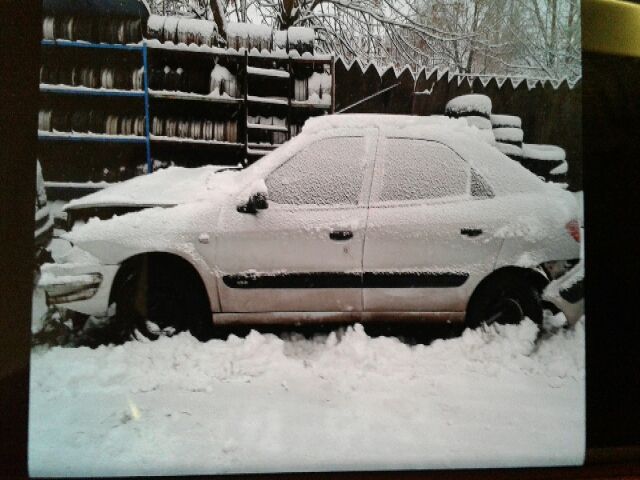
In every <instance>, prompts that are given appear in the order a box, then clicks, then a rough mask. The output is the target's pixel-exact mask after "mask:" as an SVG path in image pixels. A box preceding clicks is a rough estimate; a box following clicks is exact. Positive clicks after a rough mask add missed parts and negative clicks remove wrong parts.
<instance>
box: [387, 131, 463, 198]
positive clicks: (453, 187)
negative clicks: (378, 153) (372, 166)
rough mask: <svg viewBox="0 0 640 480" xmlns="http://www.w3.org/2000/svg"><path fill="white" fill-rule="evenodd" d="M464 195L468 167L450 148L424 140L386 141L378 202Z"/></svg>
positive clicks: (399, 139)
mask: <svg viewBox="0 0 640 480" xmlns="http://www.w3.org/2000/svg"><path fill="white" fill-rule="evenodd" d="M376 168H378V167H376ZM468 191H469V165H468V164H467V163H466V162H465V161H464V160H462V159H461V158H460V157H459V156H458V155H457V154H456V153H455V152H454V151H453V150H451V149H450V148H448V147H446V146H444V145H442V144H440V143H436V142H430V141H427V140H418V139H406V138H388V139H387V140H386V148H385V152H384V155H383V165H382V185H381V189H380V194H379V195H378V197H379V198H378V200H379V201H382V202H387V201H402V200H423V199H434V198H445V197H454V196H461V195H465V194H467V193H468Z"/></svg>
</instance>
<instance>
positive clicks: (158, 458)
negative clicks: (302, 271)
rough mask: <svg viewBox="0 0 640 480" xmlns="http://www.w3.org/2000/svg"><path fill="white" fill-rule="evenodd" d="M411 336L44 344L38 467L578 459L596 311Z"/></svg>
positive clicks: (32, 456) (72, 471)
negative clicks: (546, 328) (549, 329)
mask: <svg viewBox="0 0 640 480" xmlns="http://www.w3.org/2000/svg"><path fill="white" fill-rule="evenodd" d="M536 336H537V327H536V326H535V325H534V324H533V323H532V322H530V321H528V320H526V321H525V322H524V323H523V324H521V325H519V326H505V327H500V328H498V329H495V328H492V329H488V330H481V329H479V330H476V331H470V330H467V331H465V332H464V334H463V335H462V336H461V337H460V338H454V339H449V340H436V341H435V342H434V343H432V344H431V345H428V346H425V345H415V346H409V345H407V344H404V343H401V342H400V341H399V340H397V339H396V338H393V337H378V338H371V337H369V336H367V334H366V333H364V331H363V330H362V328H361V327H360V326H356V327H355V328H348V329H346V330H338V331H337V332H334V333H331V334H329V335H328V336H326V335H324V336H322V335H317V336H315V337H314V338H312V339H310V340H306V339H304V338H302V337H295V336H294V337H289V338H287V337H285V338H284V339H282V338H279V337H277V336H275V335H271V334H260V333H257V332H252V333H251V334H250V335H249V336H248V337H246V338H238V337H233V336H232V337H230V338H229V339H228V340H227V341H222V340H212V341H210V342H208V343H206V344H203V343H199V342H198V341H196V340H195V339H194V338H193V337H191V336H190V335H189V334H181V335H180V336H178V337H174V338H165V339H161V340H159V341H157V342H148V343H147V342H145V343H143V342H129V343H127V344H124V345H121V346H104V347H100V348H98V349H95V350H91V349H89V348H85V347H82V348H61V347H55V348H45V347H36V348H35V349H34V351H33V354H32V360H31V405H30V425H29V440H30V443H29V466H30V473H31V474H32V475H37V476H45V475H46V476H67V475H87V476H91V475H105V476H109V475H123V474H125V473H126V474H130V475H131V474H133V475H138V474H147V475H154V474H164V475H167V474H175V473H181V474H199V473H212V472H255V471H261V472H264V471H310V470H316V471H317V470H350V469H358V470H362V469H406V468H451V467H487V466H516V465H554V464H576V463H580V462H581V461H582V458H583V453H584V442H585V433H584V428H585V423H584V418H585V417H584V415H585V410H584V403H585V397H584V320H582V321H581V322H579V323H578V324H577V325H576V328H575V329H573V330H567V331H564V330H560V331H558V332H556V333H554V334H552V335H550V336H548V338H543V339H542V340H540V341H538V342H536V341H535V340H536Z"/></svg>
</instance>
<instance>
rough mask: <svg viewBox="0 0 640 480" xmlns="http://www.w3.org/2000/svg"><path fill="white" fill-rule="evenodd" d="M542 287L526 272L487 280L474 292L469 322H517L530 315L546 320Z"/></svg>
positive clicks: (479, 323) (476, 324)
mask: <svg viewBox="0 0 640 480" xmlns="http://www.w3.org/2000/svg"><path fill="white" fill-rule="evenodd" d="M542 316H543V308H542V302H541V299H540V289H539V288H538V286H536V285H535V283H534V282H532V281H531V280H530V279H528V278H526V276H524V275H501V276H497V277H496V278H494V279H492V280H489V281H488V282H485V283H484V284H482V285H480V286H479V287H478V290H477V291H476V292H475V293H474V294H473V296H472V297H471V300H470V301H469V306H468V308H467V315H466V319H465V323H466V324H467V326H469V327H471V328H476V327H478V326H480V325H482V324H486V325H491V324H493V323H499V324H517V323H520V322H521V321H522V320H524V318H529V319H531V320H533V321H534V322H535V323H537V324H541V323H542Z"/></svg>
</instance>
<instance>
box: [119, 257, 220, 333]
mask: <svg viewBox="0 0 640 480" xmlns="http://www.w3.org/2000/svg"><path fill="white" fill-rule="evenodd" d="M124 268H125V271H124V272H123V273H122V274H121V275H120V278H119V283H118V285H117V286H116V290H115V292H114V295H113V300H114V301H115V304H116V314H115V319H114V322H113V325H114V328H116V329H117V330H119V332H120V333H121V334H122V335H124V336H125V337H129V338H131V337H136V336H137V335H138V334H141V335H143V336H144V337H146V338H149V339H152V340H155V339H157V338H159V337H162V336H172V335H174V334H176V333H179V332H182V331H187V330H188V331H190V332H191V333H192V334H193V335H194V336H195V337H196V338H198V339H199V340H203V341H206V340H208V339H209V338H210V336H211V329H212V324H211V309H210V307H209V300H208V298H207V295H206V291H205V289H204V286H203V284H202V281H201V280H200V278H199V276H198V274H197V273H196V272H195V271H194V270H193V269H192V268H191V267H190V266H188V265H187V264H186V263H185V262H184V261H183V260H181V259H172V258H171V257H157V258H155V257H153V256H148V257H144V258H143V259H142V260H141V261H138V262H135V263H134V264H133V265H130V266H126V267H124Z"/></svg>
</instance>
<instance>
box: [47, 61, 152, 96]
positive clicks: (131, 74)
mask: <svg viewBox="0 0 640 480" xmlns="http://www.w3.org/2000/svg"><path fill="white" fill-rule="evenodd" d="M143 81H144V69H143V68H138V67H136V68H134V69H130V68H126V67H117V68H116V67H104V66H95V65H94V66H87V65H76V66H73V67H66V66H58V65H56V64H51V63H48V64H44V65H42V66H41V67H40V83H43V84H48V85H67V86H71V87H86V88H94V89H95V88H107V89H120V90H142V88H143Z"/></svg>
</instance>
